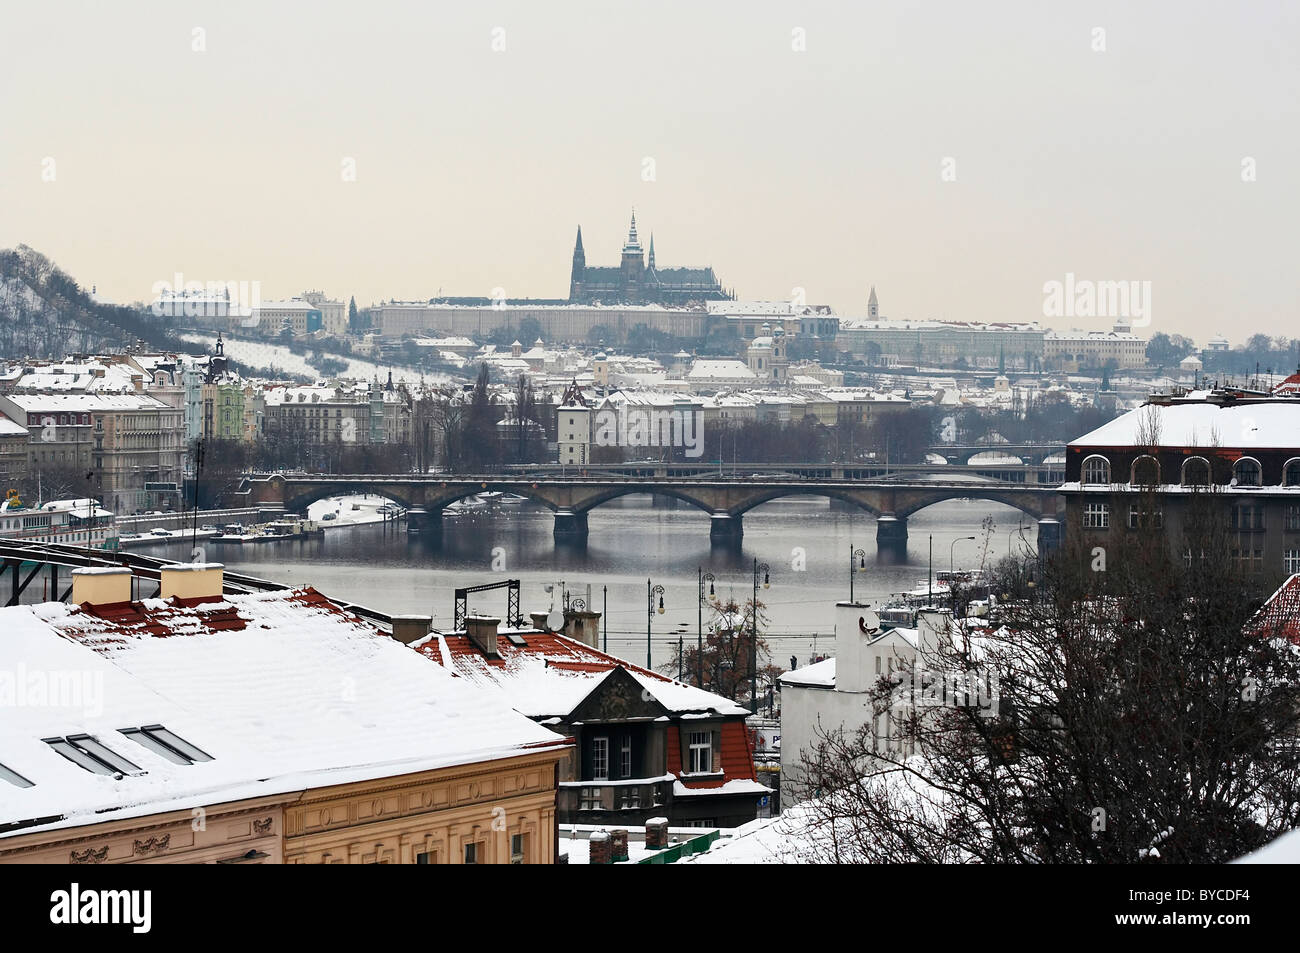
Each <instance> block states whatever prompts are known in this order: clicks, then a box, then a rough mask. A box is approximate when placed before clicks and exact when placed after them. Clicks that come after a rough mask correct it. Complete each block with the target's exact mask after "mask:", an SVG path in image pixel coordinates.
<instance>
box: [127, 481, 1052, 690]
mask: <svg viewBox="0 0 1300 953" xmlns="http://www.w3.org/2000/svg"><path fill="white" fill-rule="evenodd" d="M986 515H992V516H993V518H994V520H995V521H996V526H995V528H994V530H993V533H992V534H991V536H990V537H989V538H988V544H987V545H988V554H989V560H990V562H992V561H995V560H997V559H999V558H1001V557H1003V556H1005V555H1006V554H1007V553H1008V551H1009V550H1010V549H1011V548H1013V547H1014V548H1019V547H1020V545H1021V544H1020V542H1019V540H1020V538H1021V532H1020V529H1019V527H1020V526H1022V525H1023V527H1024V529H1023V538H1024V540H1025V541H1026V543H1027V544H1029V545H1031V546H1032V545H1033V543H1034V541H1035V532H1036V529H1035V524H1034V521H1033V520H1032V519H1030V518H1029V517H1023V518H1022V516H1021V514H1020V513H1019V512H1018V511H1017V510H1014V509H1011V508H1009V507H1005V506H1001V505H999V504H996V503H987V502H984V501H961V500H951V501H948V502H945V503H939V504H936V505H934V506H931V507H928V508H927V509H925V510H922V511H921V512H920V513H917V514H916V515H914V516H912V517H911V519H910V520H909V531H910V538H909V539H908V542H907V546H906V550H905V551H901V550H900V551H894V552H878V551H877V548H876V542H875V520H874V519H873V518H872V517H870V515H869V514H866V513H865V512H863V511H859V510H849V509H844V508H839V507H835V508H832V507H831V506H830V504H829V502H828V501H827V500H826V499H825V498H820V497H795V498H786V499H782V500H774V501H772V502H770V503H766V504H764V505H763V506H761V507H758V508H756V509H754V510H751V511H750V512H749V513H746V514H745V517H744V528H745V536H744V540H743V542H742V543H741V544H740V545H739V546H732V547H720V546H714V545H711V544H710V542H709V518H708V516H707V515H706V514H704V513H702V512H700V511H698V510H695V509H693V508H691V507H689V506H684V505H683V506H677V507H668V506H663V507H661V506H655V505H653V503H652V500H651V498H650V497H646V496H629V497H623V498H620V499H618V500H614V501H612V502H610V503H607V504H605V505H603V506H600V507H598V508H597V509H595V510H592V511H591V513H590V514H589V516H588V527H589V533H588V537H587V541H586V543H585V545H583V544H577V543H573V542H556V540H555V539H554V538H553V537H552V525H553V521H552V518H551V514H550V511H549V510H546V509H545V508H542V507H539V506H533V505H521V506H509V507H501V508H500V509H499V510H497V511H495V512H488V513H482V514H478V515H474V516H462V517H454V518H453V517H447V518H444V521H443V533H442V538H441V540H436V539H433V538H421V537H416V536H412V537H409V538H408V537H407V535H406V532H405V529H404V528H403V527H402V526H401V525H398V526H383V525H370V526H359V527H354V528H349V529H331V530H329V531H328V532H327V533H326V535H325V537H324V538H323V539H321V538H317V539H307V540H293V541H284V542H274V543H264V544H258V545H252V546H221V545H217V544H209V545H208V558H210V559H213V560H219V561H221V562H224V563H225V564H226V565H227V566H229V567H230V568H231V569H232V570H237V571H239V572H245V573H249V574H252V575H257V576H262V577H263V578H267V579H273V580H276V581H280V582H286V583H294V584H299V585H307V584H310V585H312V586H315V587H316V588H317V589H319V590H321V591H322V592H325V593H328V594H329V595H331V596H335V597H338V598H343V599H348V600H350V601H353V602H357V603H361V604H363V605H368V606H371V607H373V608H375V609H379V610H381V611H384V612H390V613H403V612H424V613H432V615H433V619H434V626H435V627H440V628H450V626H451V622H452V611H453V590H454V589H455V588H456V587H458V586H474V585H480V584H483V583H487V582H495V581H498V580H501V579H516V578H517V579H519V580H521V582H522V586H523V593H522V596H523V598H522V606H521V608H522V609H523V611H524V612H525V613H527V612H528V611H529V610H534V609H547V608H549V607H550V606H551V604H552V595H551V594H548V593H547V592H545V591H544V589H543V586H545V585H549V584H554V585H555V592H556V596H555V599H556V601H557V602H558V598H559V597H558V593H559V591H560V587H559V584H560V583H561V582H563V583H564V584H565V587H566V588H567V589H568V590H569V592H570V593H571V594H572V595H573V596H574V597H577V598H582V599H587V598H588V587H590V600H589V602H588V606H589V608H591V609H593V610H595V611H597V612H602V611H605V606H606V605H608V612H607V616H606V618H605V620H604V623H605V626H606V629H607V636H608V644H609V650H610V651H611V652H612V653H614V654H616V655H619V656H622V657H624V658H627V659H629V660H631V661H634V662H638V663H640V664H645V661H646V617H647V612H646V609H647V605H648V597H647V590H646V580H647V579H651V580H652V583H653V584H656V585H662V586H663V587H664V589H665V594H664V609H665V611H664V614H663V615H660V614H658V612H654V613H652V618H651V624H652V645H653V657H654V662H655V664H656V665H659V664H662V663H663V662H664V661H666V660H667V659H668V658H670V657H671V648H670V646H671V645H673V644H675V643H676V642H677V639H678V633H679V632H682V633H684V637H685V638H687V639H693V638H695V632H696V624H697V593H698V589H697V581H696V580H697V577H696V570H697V568H701V567H702V568H703V569H704V570H706V571H709V572H712V573H713V574H714V576H715V577H716V582H715V583H714V587H715V589H716V592H717V595H718V597H719V598H721V599H724V600H725V599H727V598H729V597H734V598H735V599H736V600H737V601H738V602H740V601H744V600H746V599H748V598H749V597H750V593H751V589H752V586H753V575H752V570H753V561H754V560H755V559H757V560H759V561H760V562H766V563H768V564H769V565H770V567H771V588H770V589H767V590H764V589H763V588H762V579H761V578H760V580H759V587H760V588H759V600H760V602H762V603H764V604H765V606H766V611H767V614H768V616H769V621H770V625H769V630H768V635H767V639H768V642H769V644H770V645H771V646H772V655H773V656H774V657H775V658H776V659H777V660H778V661H779V662H780V664H781V665H782V666H788V664H789V659H790V656H791V655H794V656H796V657H797V658H798V660H799V664H800V665H803V664H805V663H806V662H807V660H808V658H809V657H810V656H811V655H813V654H815V653H826V652H828V651H829V650H830V637H831V636H832V634H833V632H834V611H833V610H834V603H835V602H836V601H837V600H843V599H847V598H848V595H849V575H850V565H851V560H850V552H851V551H852V550H853V549H855V548H861V549H863V550H865V552H866V554H867V555H866V563H867V569H866V571H865V572H857V573H855V574H854V583H853V585H854V594H855V596H856V597H857V598H858V599H860V600H866V601H869V602H877V601H880V600H883V599H885V598H887V597H888V596H889V594H891V593H894V592H899V591H902V590H904V589H911V588H912V587H913V586H916V585H917V584H918V583H923V582H924V580H925V578H926V573H927V568H928V567H929V565H930V554H931V549H932V550H933V566H934V568H935V569H936V570H939V569H947V568H948V565H949V552H950V550H952V552H953V565H955V566H956V567H957V568H973V567H976V566H978V565H979V560H980V551H981V549H982V548H983V546H984V533H983V531H982V529H981V526H980V523H981V521H982V520H983V518H984V517H985V516H986ZM968 536H975V537H978V539H977V540H976V541H974V542H972V541H969V540H966V539H963V537H968ZM931 537H933V540H932V541H931ZM148 552H150V553H152V554H156V555H159V556H166V557H169V558H173V559H188V558H189V544H188V543H185V544H177V545H175V546H169V547H156V548H152V549H150V550H148ZM657 607H658V606H657V603H656V605H655V608H656V609H657ZM470 608H471V610H474V609H478V610H481V611H483V612H486V613H495V614H500V613H502V612H504V610H505V593H504V592H499V591H498V592H489V593H483V594H481V595H479V596H475V597H471V600H470ZM708 619H709V612H708V610H707V609H705V610H704V622H705V625H706V626H707V624H708Z"/></svg>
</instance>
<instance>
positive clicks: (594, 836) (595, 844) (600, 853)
mask: <svg viewBox="0 0 1300 953" xmlns="http://www.w3.org/2000/svg"><path fill="white" fill-rule="evenodd" d="M587 844H588V849H589V851H590V855H589V857H588V861H587V862H588V863H591V864H608V863H609V862H610V856H609V849H610V843H609V835H608V834H606V833H605V832H604V831H592V832H591V837H589V838H588V839H587Z"/></svg>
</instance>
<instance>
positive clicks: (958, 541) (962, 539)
mask: <svg viewBox="0 0 1300 953" xmlns="http://www.w3.org/2000/svg"><path fill="white" fill-rule="evenodd" d="M974 538H975V537H974V536H958V537H957V538H956V539H954V540H953V541H952V544H951V545H950V546H949V547H948V575H949V577H951V576H952V550H953V547H954V546H956V545H957V544H958V543H961V542H965V541H967V540H972V539H974ZM948 585H949V586H951V585H952V579H951V578H949V580H948Z"/></svg>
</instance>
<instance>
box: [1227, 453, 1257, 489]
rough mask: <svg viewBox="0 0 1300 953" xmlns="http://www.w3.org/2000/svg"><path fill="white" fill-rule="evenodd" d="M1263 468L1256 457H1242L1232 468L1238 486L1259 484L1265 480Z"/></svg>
mask: <svg viewBox="0 0 1300 953" xmlns="http://www.w3.org/2000/svg"><path fill="white" fill-rule="evenodd" d="M1263 473H1264V471H1263V469H1262V468H1261V467H1260V465H1259V461H1258V460H1256V459H1255V458H1254V457H1242V458H1241V459H1240V460H1238V461H1237V464H1236V466H1234V467H1233V468H1232V476H1233V481H1234V482H1235V483H1236V484H1237V486H1259V485H1260V484H1261V483H1262V482H1263Z"/></svg>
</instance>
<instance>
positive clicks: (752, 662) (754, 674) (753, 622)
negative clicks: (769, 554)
mask: <svg viewBox="0 0 1300 953" xmlns="http://www.w3.org/2000/svg"><path fill="white" fill-rule="evenodd" d="M771 571H772V567H770V566H769V565H768V564H767V563H760V562H759V561H758V559H757V558H755V559H754V601H753V603H752V604H751V605H750V613H751V615H750V631H749V636H750V642H749V652H750V655H749V710H750V711H751V712H753V713H754V714H755V715H757V714H758V574H759V573H760V572H761V573H762V574H763V588H764V589H767V588H769V587H770V586H771V585H772V583H771V580H770V578H769V577H770V574H771Z"/></svg>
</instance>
